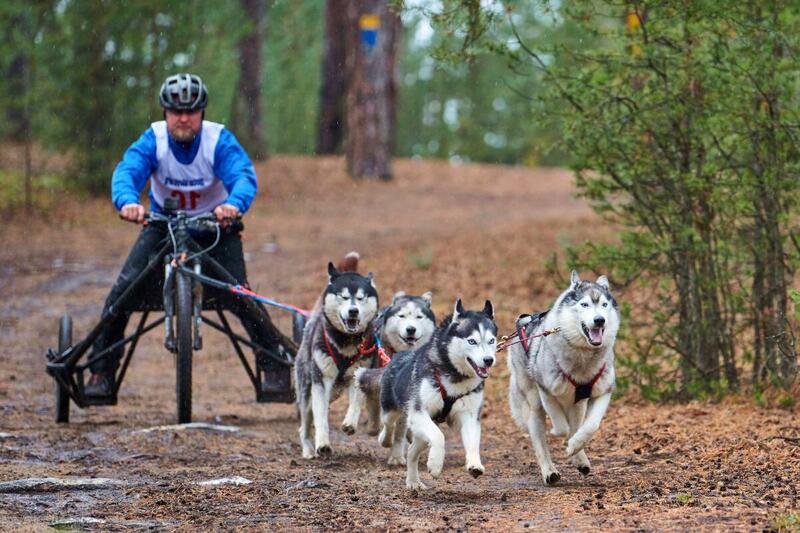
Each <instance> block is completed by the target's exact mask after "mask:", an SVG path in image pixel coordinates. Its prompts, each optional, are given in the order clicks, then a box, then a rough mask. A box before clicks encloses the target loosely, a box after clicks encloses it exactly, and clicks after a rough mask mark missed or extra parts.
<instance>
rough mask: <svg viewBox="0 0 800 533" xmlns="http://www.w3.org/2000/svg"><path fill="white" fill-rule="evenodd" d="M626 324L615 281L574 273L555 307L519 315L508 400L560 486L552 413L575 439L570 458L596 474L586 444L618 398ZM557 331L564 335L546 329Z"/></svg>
mask: <svg viewBox="0 0 800 533" xmlns="http://www.w3.org/2000/svg"><path fill="white" fill-rule="evenodd" d="M619 324H620V317H619V310H618V306H617V302H616V300H615V299H614V297H613V296H612V295H611V292H610V291H609V288H608V279H606V277H605V276H600V277H599V278H598V279H597V281H596V282H594V283H591V282H589V281H581V279H580V277H578V274H577V273H576V272H575V271H573V272H572V281H571V284H570V286H569V288H568V289H567V290H565V291H564V292H563V293H562V294H561V295H560V296H559V297H558V298H557V299H556V301H555V303H554V304H553V307H551V308H550V309H549V310H547V311H545V312H544V313H539V314H538V315H535V316H529V315H523V316H522V317H520V319H519V320H517V334H518V335H519V338H520V340H521V342H518V343H517V344H514V345H512V346H511V347H510V348H509V355H508V361H509V363H508V365H509V368H510V370H511V380H510V383H509V391H508V399H509V404H510V406H511V414H512V415H513V417H514V420H516V422H517V423H518V424H519V425H520V427H521V428H522V429H524V430H525V431H527V432H528V433H529V434H530V437H531V442H532V443H533V451H534V453H535V454H536V460H537V461H538V463H539V468H540V469H541V471H542V480H543V481H544V483H545V484H547V485H552V484H553V483H556V482H557V481H558V480H559V479H561V474H559V472H558V470H557V469H556V468H555V466H553V461H552V459H551V458H550V450H549V448H548V446H547V432H546V427H545V416H544V415H545V413H547V415H548V416H549V417H550V420H551V421H552V423H553V429H552V431H551V433H552V434H553V435H557V436H563V437H567V438H568V439H569V440H568V441H567V456H568V457H569V459H570V461H571V463H572V464H573V465H574V466H575V467H577V469H578V471H580V472H581V473H582V474H584V475H587V474H589V471H590V469H591V465H590V464H589V459H588V458H587V457H586V452H585V451H584V447H585V446H586V444H587V443H588V442H589V440H590V439H591V438H592V436H593V435H594V434H595V432H597V430H598V428H599V427H600V422H601V421H602V419H603V416H604V415H605V413H606V409H607V408H608V403H609V401H610V400H611V392H612V391H613V389H614V341H615V340H616V337H617V331H618V330H619ZM555 328H559V330H558V332H557V333H554V334H552V335H547V334H546V333H545V332H546V331H548V330H553V329H555ZM543 333H545V334H544V335H543Z"/></svg>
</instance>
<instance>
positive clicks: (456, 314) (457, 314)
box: [450, 298, 464, 324]
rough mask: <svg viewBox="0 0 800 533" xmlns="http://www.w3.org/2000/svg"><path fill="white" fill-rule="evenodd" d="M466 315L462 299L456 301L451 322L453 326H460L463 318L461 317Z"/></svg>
mask: <svg viewBox="0 0 800 533" xmlns="http://www.w3.org/2000/svg"><path fill="white" fill-rule="evenodd" d="M463 314H464V304H462V303H461V298H459V299H458V300H456V307H455V309H453V320H451V321H450V323H451V324H458V320H459V319H460V318H461V315H463Z"/></svg>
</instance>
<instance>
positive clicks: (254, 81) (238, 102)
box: [232, 0, 267, 160]
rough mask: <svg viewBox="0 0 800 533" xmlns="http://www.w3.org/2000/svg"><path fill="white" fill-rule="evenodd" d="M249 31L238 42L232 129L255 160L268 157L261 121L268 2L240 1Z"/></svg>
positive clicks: (256, 0) (260, 0)
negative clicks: (263, 47) (262, 71)
mask: <svg viewBox="0 0 800 533" xmlns="http://www.w3.org/2000/svg"><path fill="white" fill-rule="evenodd" d="M241 4H242V9H243V10H244V12H245V14H246V15H247V18H248V19H249V20H250V24H251V26H250V31H249V32H248V33H247V34H246V35H245V36H244V37H242V39H241V40H240V41H239V69H240V70H239V84H238V86H237V88H236V96H235V97H234V109H233V113H232V122H233V124H232V126H233V129H234V131H235V132H236V135H237V136H238V138H239V140H240V141H241V143H242V145H243V146H244V147H245V149H246V150H247V151H248V152H249V153H250V156H251V157H253V159H257V160H261V159H265V158H266V157H267V146H266V141H265V140H264V127H263V122H262V119H261V47H262V46H263V43H264V24H265V20H266V19H265V16H264V14H265V11H266V2H265V0H241Z"/></svg>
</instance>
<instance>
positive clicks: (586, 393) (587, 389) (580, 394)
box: [553, 355, 606, 403]
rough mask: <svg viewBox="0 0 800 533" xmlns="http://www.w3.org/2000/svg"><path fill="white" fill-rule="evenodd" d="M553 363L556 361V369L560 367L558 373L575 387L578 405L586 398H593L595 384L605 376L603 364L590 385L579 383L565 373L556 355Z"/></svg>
mask: <svg viewBox="0 0 800 533" xmlns="http://www.w3.org/2000/svg"><path fill="white" fill-rule="evenodd" d="M553 361H555V363H556V367H558V371H559V372H561V375H562V376H564V377H565V378H566V380H567V381H569V382H570V383H572V386H573V387H575V403H578V402H579V401H581V400H583V399H585V398H591V397H592V387H594V384H595V383H597V380H598V379H600V376H602V375H603V372H605V371H606V364H605V363H603V366H602V367H600V371H599V372H597V374H595V375H594V377H593V378H592V379H591V381H589V383H578V382H577V381H575V379H574V378H573V377H572V376H570V375H569V374H567V373H566V372H564V369H563V368H561V365H559V364H558V359H556V357H555V355H553Z"/></svg>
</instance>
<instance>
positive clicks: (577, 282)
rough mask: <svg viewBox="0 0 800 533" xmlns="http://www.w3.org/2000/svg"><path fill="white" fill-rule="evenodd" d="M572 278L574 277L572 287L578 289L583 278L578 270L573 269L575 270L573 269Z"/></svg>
mask: <svg viewBox="0 0 800 533" xmlns="http://www.w3.org/2000/svg"><path fill="white" fill-rule="evenodd" d="M571 278H572V288H573V289H577V288H578V285H580V284H581V278H580V276H578V273H577V272H576V271H574V270H573V271H572V276H571Z"/></svg>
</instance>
